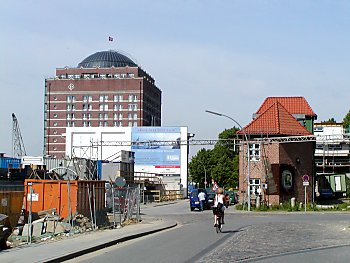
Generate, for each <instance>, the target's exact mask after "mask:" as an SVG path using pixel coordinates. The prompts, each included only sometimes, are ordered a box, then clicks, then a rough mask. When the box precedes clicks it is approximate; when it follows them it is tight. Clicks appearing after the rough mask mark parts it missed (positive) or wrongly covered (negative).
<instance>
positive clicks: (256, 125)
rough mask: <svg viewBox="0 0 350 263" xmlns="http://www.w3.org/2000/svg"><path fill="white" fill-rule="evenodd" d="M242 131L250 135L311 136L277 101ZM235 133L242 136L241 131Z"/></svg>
mask: <svg viewBox="0 0 350 263" xmlns="http://www.w3.org/2000/svg"><path fill="white" fill-rule="evenodd" d="M244 131H245V133H246V134H251V135H289V136H293V135H294V136H298V135H299V136H302V135H311V133H310V132H309V131H308V130H307V129H306V128H305V127H304V126H303V125H301V124H300V123H299V122H298V121H297V120H296V119H295V118H294V117H293V116H292V115H291V114H290V113H289V112H288V111H287V109H286V108H285V107H283V105H282V103H280V102H279V101H275V102H274V103H273V104H272V105H270V107H269V108H267V109H266V110H265V111H264V112H263V113H262V114H260V115H259V116H258V117H257V118H256V119H254V120H253V121H252V122H250V123H249V124H248V125H247V126H245V127H244ZM237 133H238V134H241V135H243V134H244V133H243V129H242V130H240V131H239V132H237Z"/></svg>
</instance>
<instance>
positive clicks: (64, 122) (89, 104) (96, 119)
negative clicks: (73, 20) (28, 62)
mask: <svg viewBox="0 0 350 263" xmlns="http://www.w3.org/2000/svg"><path fill="white" fill-rule="evenodd" d="M44 100H45V109H44V155H50V156H53V157H56V158H61V157H64V155H65V151H66V148H65V144H66V140H65V137H64V136H62V135H63V134H64V133H65V132H66V127H135V126H161V102H162V92H161V90H160V89H159V88H158V87H157V86H156V85H155V80H154V79H153V78H152V77H151V76H150V75H149V74H147V73H146V72H145V71H144V70H142V69H141V68H140V67H139V66H138V65H136V63H134V62H133V61H132V60H131V59H130V58H128V57H127V56H125V55H123V54H121V53H119V52H117V51H112V50H109V51H102V52H97V53H94V54H92V55H90V56H88V57H87V58H86V59H84V60H83V61H82V62H81V63H79V64H78V66H77V67H76V68H68V67H65V68H57V69H56V74H55V77H53V78H47V79H45V99H44Z"/></svg>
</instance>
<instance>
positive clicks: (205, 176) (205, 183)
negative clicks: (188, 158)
mask: <svg viewBox="0 0 350 263" xmlns="http://www.w3.org/2000/svg"><path fill="white" fill-rule="evenodd" d="M198 162H200V163H201V164H202V165H203V167H204V189H207V170H206V169H205V165H204V163H203V162H202V161H200V160H198Z"/></svg>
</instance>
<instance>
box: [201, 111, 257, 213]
mask: <svg viewBox="0 0 350 263" xmlns="http://www.w3.org/2000/svg"><path fill="white" fill-rule="evenodd" d="M205 112H207V113H210V114H214V115H217V116H221V117H226V118H228V119H230V120H231V121H233V122H234V123H236V124H237V125H238V126H239V128H241V130H242V132H243V134H244V138H245V141H246V142H247V159H248V167H247V170H248V171H247V188H248V189H247V191H248V193H247V194H248V211H250V156H249V154H250V152H249V141H248V137H247V134H246V133H245V130H244V128H243V127H242V126H241V125H240V124H239V123H238V122H237V121H236V120H235V119H234V118H232V117H230V116H227V115H225V114H222V113H218V112H215V111H210V110H206V111H205Z"/></svg>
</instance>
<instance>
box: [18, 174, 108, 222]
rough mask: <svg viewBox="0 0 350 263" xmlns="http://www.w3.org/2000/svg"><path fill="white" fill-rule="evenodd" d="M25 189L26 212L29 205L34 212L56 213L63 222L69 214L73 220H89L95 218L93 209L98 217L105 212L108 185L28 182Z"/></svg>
mask: <svg viewBox="0 0 350 263" xmlns="http://www.w3.org/2000/svg"><path fill="white" fill-rule="evenodd" d="M30 183H32V194H30V188H31V187H30ZM24 187H25V197H26V198H25V202H24V203H25V210H26V211H27V212H28V211H30V203H31V210H32V212H35V213H36V212H39V211H43V210H49V209H56V211H57V214H58V215H59V216H60V217H61V218H62V219H65V218H68V216H69V214H70V213H69V210H71V214H72V215H73V216H74V215H75V214H82V215H84V216H86V217H88V218H91V215H95V213H94V212H95V210H94V207H95V208H96V215H97V216H98V217H101V216H103V214H104V212H105V181H85V180H32V179H27V180H25V183H24ZM30 199H31V202H30ZM97 220H98V219H97Z"/></svg>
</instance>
